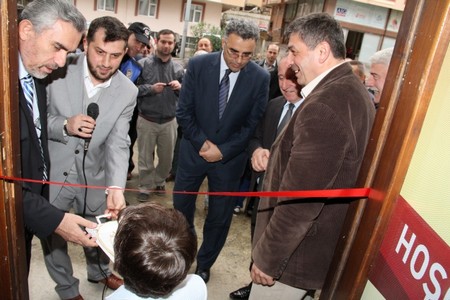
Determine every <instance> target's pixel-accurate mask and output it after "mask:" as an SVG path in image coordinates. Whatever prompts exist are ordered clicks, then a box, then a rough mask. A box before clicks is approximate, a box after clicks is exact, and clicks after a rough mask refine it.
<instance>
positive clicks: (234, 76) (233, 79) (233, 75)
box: [219, 51, 241, 99]
mask: <svg viewBox="0 0 450 300" xmlns="http://www.w3.org/2000/svg"><path fill="white" fill-rule="evenodd" d="M227 69H229V68H228V66H227V63H226V62H225V59H224V58H223V51H222V53H221V54H220V76H219V84H220V81H222V77H223V76H224V75H225V71H226V70H227ZM240 72H241V71H238V72H231V73H230V75H228V77H230V90H229V92H228V99H230V95H231V92H232V91H233V88H234V85H235V84H236V81H237V78H238V76H239V73H240Z"/></svg>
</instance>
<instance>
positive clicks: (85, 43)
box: [83, 37, 88, 52]
mask: <svg viewBox="0 0 450 300" xmlns="http://www.w3.org/2000/svg"><path fill="white" fill-rule="evenodd" d="M87 48H88V41H87V38H86V37H84V38H83V49H84V52H87Z"/></svg>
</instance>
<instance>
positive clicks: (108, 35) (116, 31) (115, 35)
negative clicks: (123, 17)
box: [86, 16, 130, 47]
mask: <svg viewBox="0 0 450 300" xmlns="http://www.w3.org/2000/svg"><path fill="white" fill-rule="evenodd" d="M100 28H103V29H104V30H105V39H104V42H115V41H124V42H125V45H127V43H128V37H129V35H130V32H129V31H128V29H127V28H126V27H125V25H123V23H122V22H120V21H119V19H117V18H114V17H109V16H106V17H100V18H96V19H94V20H93V21H92V22H91V24H90V25H89V30H88V33H87V35H86V40H87V42H88V44H89V43H90V42H91V41H93V39H94V35H95V33H96V32H97V31H98V30H99V29H100ZM125 47H126V46H125Z"/></svg>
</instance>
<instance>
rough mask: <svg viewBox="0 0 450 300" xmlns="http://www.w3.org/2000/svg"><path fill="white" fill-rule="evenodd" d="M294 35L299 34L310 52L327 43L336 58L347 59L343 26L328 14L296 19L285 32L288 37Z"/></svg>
mask: <svg viewBox="0 0 450 300" xmlns="http://www.w3.org/2000/svg"><path fill="white" fill-rule="evenodd" d="M292 34H297V35H298V36H299V37H300V38H301V39H302V41H303V42H304V43H305V44H306V46H307V47H308V48H309V49H310V50H312V49H315V48H316V46H317V45H318V44H319V43H321V42H327V43H328V44H329V45H330V48H331V52H332V53H333V56H334V57H335V58H338V59H339V58H342V59H344V58H345V52H346V50H345V43H344V33H343V31H342V28H341V25H339V23H338V22H337V21H336V20H335V19H334V18H333V17H331V16H330V15H329V14H327V13H314V14H310V15H307V16H304V17H300V18H297V19H295V20H294V21H292V22H291V23H290V24H289V26H288V27H287V29H286V32H285V35H286V36H287V37H289V36H291V35H292Z"/></svg>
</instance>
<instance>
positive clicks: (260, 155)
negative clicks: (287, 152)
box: [251, 148, 270, 172]
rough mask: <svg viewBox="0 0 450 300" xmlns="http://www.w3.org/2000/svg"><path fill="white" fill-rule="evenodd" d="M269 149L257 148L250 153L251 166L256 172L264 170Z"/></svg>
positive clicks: (267, 160)
mask: <svg viewBox="0 0 450 300" xmlns="http://www.w3.org/2000/svg"><path fill="white" fill-rule="evenodd" d="M269 156H270V151H269V150H268V149H263V148H257V149H256V150H255V151H253V154H252V160H251V161H252V168H253V170H255V171H257V172H263V171H266V168H267V163H268V162H269Z"/></svg>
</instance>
